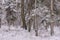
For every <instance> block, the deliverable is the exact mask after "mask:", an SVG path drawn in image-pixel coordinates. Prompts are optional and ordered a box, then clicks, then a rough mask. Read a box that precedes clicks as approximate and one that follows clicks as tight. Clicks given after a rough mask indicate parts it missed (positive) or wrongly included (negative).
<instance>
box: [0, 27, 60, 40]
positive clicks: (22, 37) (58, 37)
mask: <svg viewBox="0 0 60 40" xmlns="http://www.w3.org/2000/svg"><path fill="white" fill-rule="evenodd" d="M7 29H8V28H7V26H2V28H1V29H0V40H60V27H55V28H54V32H55V33H54V35H53V36H51V35H50V32H49V31H46V30H41V32H40V31H39V36H35V32H34V30H32V31H31V32H28V31H27V30H24V29H22V28H14V27H11V30H10V31H7ZM15 29H16V30H15Z"/></svg>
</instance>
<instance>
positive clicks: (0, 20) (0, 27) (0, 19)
mask: <svg viewBox="0 0 60 40" xmlns="http://www.w3.org/2000/svg"><path fill="white" fill-rule="evenodd" d="M0 28H1V18H0Z"/></svg>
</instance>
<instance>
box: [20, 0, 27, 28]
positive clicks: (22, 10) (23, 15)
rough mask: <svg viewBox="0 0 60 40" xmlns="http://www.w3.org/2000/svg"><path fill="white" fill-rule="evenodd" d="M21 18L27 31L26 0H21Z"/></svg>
mask: <svg viewBox="0 0 60 40" xmlns="http://www.w3.org/2000/svg"><path fill="white" fill-rule="evenodd" d="M21 18H22V23H23V28H25V29H27V26H26V21H25V14H24V0H21Z"/></svg>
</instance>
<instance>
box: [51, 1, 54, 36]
mask: <svg viewBox="0 0 60 40" xmlns="http://www.w3.org/2000/svg"><path fill="white" fill-rule="evenodd" d="M53 9H54V0H51V35H53V33H54V30H53V29H54V18H53V17H54V10H53Z"/></svg>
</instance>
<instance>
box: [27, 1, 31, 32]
mask: <svg viewBox="0 0 60 40" xmlns="http://www.w3.org/2000/svg"><path fill="white" fill-rule="evenodd" d="M30 13H31V0H29V3H28V14H29V16H30ZM28 31H29V32H30V31H31V23H30V20H29V27H28Z"/></svg>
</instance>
